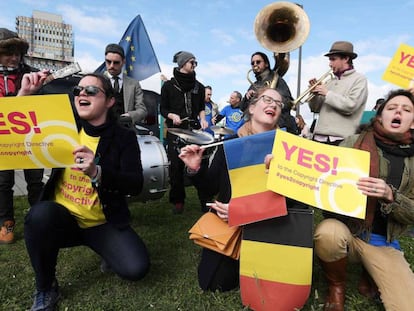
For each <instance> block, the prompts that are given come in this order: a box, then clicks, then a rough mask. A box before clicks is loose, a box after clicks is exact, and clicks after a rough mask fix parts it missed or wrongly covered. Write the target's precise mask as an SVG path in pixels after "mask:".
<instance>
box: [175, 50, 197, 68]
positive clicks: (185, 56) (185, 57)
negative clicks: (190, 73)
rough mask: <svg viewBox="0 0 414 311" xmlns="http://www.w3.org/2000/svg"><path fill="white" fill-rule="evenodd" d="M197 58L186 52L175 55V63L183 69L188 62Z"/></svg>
mask: <svg viewBox="0 0 414 311" xmlns="http://www.w3.org/2000/svg"><path fill="white" fill-rule="evenodd" d="M192 58H195V56H194V55H193V54H192V53H190V52H186V51H180V52H177V53H175V54H174V57H173V62H174V63H177V64H178V67H179V68H181V67H183V66H184V64H185V63H186V62H188V61H189V60H190V59H192Z"/></svg>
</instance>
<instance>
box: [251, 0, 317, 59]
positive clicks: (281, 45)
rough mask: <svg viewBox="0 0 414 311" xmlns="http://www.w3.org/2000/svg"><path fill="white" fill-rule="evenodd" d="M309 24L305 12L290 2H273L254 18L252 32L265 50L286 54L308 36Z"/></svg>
mask: <svg viewBox="0 0 414 311" xmlns="http://www.w3.org/2000/svg"><path fill="white" fill-rule="evenodd" d="M309 29H310V22H309V18H308V15H307V14H306V12H305V11H304V10H303V9H302V8H301V7H300V6H299V5H297V4H294V3H291V2H283V1H281V2H274V3H271V4H269V5H267V6H265V7H264V8H263V9H262V10H261V11H260V12H259V13H258V14H257V16H256V19H255V22H254V32H255V34H256V38H257V40H258V41H259V42H260V44H261V45H263V46H264V47H265V48H266V49H268V50H270V51H273V52H276V53H287V52H290V51H293V50H295V49H297V48H298V47H300V46H301V45H302V44H303V43H304V42H305V41H306V38H307V37H308V35H309Z"/></svg>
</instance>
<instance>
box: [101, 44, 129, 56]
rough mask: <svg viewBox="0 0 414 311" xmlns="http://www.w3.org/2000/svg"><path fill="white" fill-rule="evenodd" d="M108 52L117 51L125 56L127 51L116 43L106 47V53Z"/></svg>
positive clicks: (116, 52)
mask: <svg viewBox="0 0 414 311" xmlns="http://www.w3.org/2000/svg"><path fill="white" fill-rule="evenodd" d="M108 53H115V54H119V55H121V57H122V58H125V52H124V49H123V48H122V46H120V45H119V44H116V43H111V44H108V45H107V46H106V48H105V55H106V54H108Z"/></svg>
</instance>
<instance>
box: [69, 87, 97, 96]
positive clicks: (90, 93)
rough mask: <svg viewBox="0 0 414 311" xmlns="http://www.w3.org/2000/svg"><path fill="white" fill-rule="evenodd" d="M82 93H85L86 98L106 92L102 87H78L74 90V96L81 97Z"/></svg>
mask: <svg viewBox="0 0 414 311" xmlns="http://www.w3.org/2000/svg"><path fill="white" fill-rule="evenodd" d="M82 91H85V94H86V96H95V95H96V94H98V93H99V91H101V92H102V93H104V94H105V91H104V90H103V89H101V88H100V87H97V86H94V85H87V86H80V85H77V86H75V87H74V88H73V95H74V96H79V95H80V93H81V92H82Z"/></svg>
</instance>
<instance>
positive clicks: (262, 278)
mask: <svg viewBox="0 0 414 311" xmlns="http://www.w3.org/2000/svg"><path fill="white" fill-rule="evenodd" d="M312 243H313V210H312V209H288V215H287V216H281V217H277V218H273V219H268V220H264V221H260V222H257V223H253V224H248V225H246V226H244V228H243V240H242V245H241V253H240V293H241V298H242V302H243V305H245V306H248V307H249V308H250V309H252V310H256V311H270V310H272V311H278V310H280V311H287V310H296V309H300V308H301V307H303V305H304V304H305V303H306V300H307V299H308V297H309V294H310V289H311V283H312V260H313V250H312Z"/></svg>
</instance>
